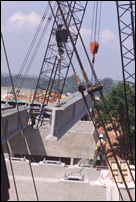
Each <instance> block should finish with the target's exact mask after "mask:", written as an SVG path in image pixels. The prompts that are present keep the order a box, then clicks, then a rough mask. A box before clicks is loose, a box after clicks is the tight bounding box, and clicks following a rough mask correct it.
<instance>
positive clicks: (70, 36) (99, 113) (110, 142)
mask: <svg viewBox="0 0 136 202" xmlns="http://www.w3.org/2000/svg"><path fill="white" fill-rule="evenodd" d="M57 4H58V7H59V9H60V12H61V15H62V17H63V20H64V23H65V26H66V28H67V24H66V21H65V18H64V15H63V12H62V10H61V7H60V4H59V2H57ZM69 36H70V39H71V34H70V33H69ZM72 42H73V41H72V39H71V43H72ZM72 45H73V43H72ZM73 48H74V51H75V53H76V56H77V59H78V62H79V65H80V66H81V70H82V69H83V66H82V63H81V60H80V58H79V55H78V53H77V51H76V48H75V47H74V45H73ZM91 97H92V99H93V95H92V94H91ZM93 101H94V102H95V105H96V101H95V99H93ZM96 107H97V106H96ZM98 113H99V110H98ZM99 116H100V113H99ZM100 118H101V117H100ZM101 121H102V123H103V120H102V119H101ZM103 128H104V130H105V133H106V136H107V139H108V141H109V143H110V146H111V149H112V152H113V154H114V158H115V161H116V163H117V165H118V167H119V171H120V173H121V176H122V179H123V181H124V184H125V186H126V189H127V191H128V195H129V197H130V198H131V195H130V193H129V190H128V187H127V184H126V182H125V179H124V176H123V174H122V171H121V168H120V165H119V163H118V162H117V158H116V155H115V153H114V150H113V147H112V144H111V142H110V139H109V136H108V133H107V131H106V128H105V125H103ZM131 199H132V198H131Z"/></svg>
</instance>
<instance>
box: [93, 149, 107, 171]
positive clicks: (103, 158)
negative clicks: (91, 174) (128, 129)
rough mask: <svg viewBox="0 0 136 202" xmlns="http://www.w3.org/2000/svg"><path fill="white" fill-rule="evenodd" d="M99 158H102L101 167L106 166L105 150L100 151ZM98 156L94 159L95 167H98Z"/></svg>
mask: <svg viewBox="0 0 136 202" xmlns="http://www.w3.org/2000/svg"><path fill="white" fill-rule="evenodd" d="M98 156H100V166H104V161H105V152H104V151H103V150H99V151H98ZM98 156H97V155H95V157H94V163H93V167H94V168H95V167H96V163H97V157H98Z"/></svg>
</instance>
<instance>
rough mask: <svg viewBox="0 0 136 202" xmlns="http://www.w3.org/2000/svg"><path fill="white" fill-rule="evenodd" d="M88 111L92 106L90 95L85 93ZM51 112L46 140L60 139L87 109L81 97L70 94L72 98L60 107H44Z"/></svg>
mask: <svg viewBox="0 0 136 202" xmlns="http://www.w3.org/2000/svg"><path fill="white" fill-rule="evenodd" d="M85 95H86V100H87V103H88V107H89V109H90V108H92V106H93V104H92V101H91V98H90V95H89V94H87V93H85ZM46 108H47V109H49V110H52V116H51V126H50V134H49V136H47V137H46V138H47V139H49V140H53V137H55V138H54V140H56V138H57V139H59V138H61V137H62V136H63V135H64V134H65V133H66V132H67V131H68V130H69V129H70V128H71V127H72V126H73V125H74V124H75V123H76V122H77V121H79V119H80V118H82V117H83V116H84V115H85V114H86V113H87V107H86V105H85V103H84V100H83V98H82V95H81V94H80V93H79V92H78V93H74V94H72V98H71V99H69V100H68V101H66V103H65V104H64V105H62V106H61V107H48V106H47V107H46Z"/></svg>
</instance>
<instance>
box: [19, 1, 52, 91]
mask: <svg viewBox="0 0 136 202" xmlns="http://www.w3.org/2000/svg"><path fill="white" fill-rule="evenodd" d="M55 7H56V2H55V4H54V6H53V9H54V10H55ZM51 18H52V14H50V16H49V17H48V20H47V22H46V24H45V27H44V29H43V31H42V33H41V36H40V38H39V40H38V43H37V45H36V47H35V50H34V52H33V54H32V56H31V59H30V61H29V63H28V65H27V69H26V71H25V73H24V76H23V78H22V80H21V82H20V84H19V87H18V90H17V91H19V92H20V90H21V88H22V86H23V83H24V81H25V79H26V76H27V74H28V72H29V70H30V67H31V66H32V63H33V61H34V59H35V57H36V54H37V51H38V49H39V47H40V45H41V42H42V40H43V37H44V35H45V32H46V30H47V28H48V26H49V23H50V21H51Z"/></svg>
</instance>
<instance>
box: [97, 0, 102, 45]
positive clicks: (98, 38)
mask: <svg viewBox="0 0 136 202" xmlns="http://www.w3.org/2000/svg"><path fill="white" fill-rule="evenodd" d="M101 11H102V1H101V4H100V14H99V28H98V43H99V38H100V28H101Z"/></svg>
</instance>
